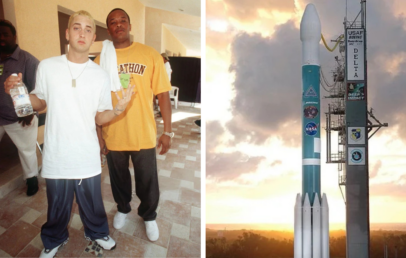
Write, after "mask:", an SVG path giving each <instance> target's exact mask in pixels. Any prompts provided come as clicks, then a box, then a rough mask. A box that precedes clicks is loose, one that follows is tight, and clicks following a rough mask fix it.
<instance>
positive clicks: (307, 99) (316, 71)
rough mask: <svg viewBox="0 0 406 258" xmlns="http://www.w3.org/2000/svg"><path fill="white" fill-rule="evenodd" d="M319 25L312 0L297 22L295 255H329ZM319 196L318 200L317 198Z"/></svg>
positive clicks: (308, 257)
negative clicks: (299, 46) (299, 81)
mask: <svg viewBox="0 0 406 258" xmlns="http://www.w3.org/2000/svg"><path fill="white" fill-rule="evenodd" d="M320 39H321V25H320V19H319V16H318V14H317V11H316V8H315V7H314V5H313V4H308V5H307V6H306V9H305V12H304V14H303V17H302V21H301V23H300V40H301V41H302V83H303V84H302V195H300V194H297V196H296V203H295V216H294V217H295V221H294V223H295V225H294V230H295V234H294V257H295V258H329V257H330V254H329V226H328V223H329V222H328V221H329V218H328V203H327V197H326V194H324V195H323V198H321V195H320V150H321V141H320V62H319V42H320ZM320 198H321V200H320Z"/></svg>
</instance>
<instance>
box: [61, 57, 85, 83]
mask: <svg viewBox="0 0 406 258" xmlns="http://www.w3.org/2000/svg"><path fill="white" fill-rule="evenodd" d="M66 63H67V64H68V68H69V73H70V76H71V77H72V87H73V88H76V79H78V78H79V77H80V76H81V75H82V73H83V72H84V71H85V70H86V67H87V64H88V63H89V60H87V62H86V65H85V68H83V70H82V72H81V73H80V74H79V76H78V77H76V78H75V79H73V75H72V71H71V70H70V66H69V60H68V56H66Z"/></svg>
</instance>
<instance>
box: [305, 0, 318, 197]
mask: <svg viewBox="0 0 406 258" xmlns="http://www.w3.org/2000/svg"><path fill="white" fill-rule="evenodd" d="M320 39H321V25H320V19H319V16H318V14H317V11H316V8H315V7H314V5H313V4H308V5H307V6H306V9H305V12H304V14H303V17H302V21H301V23H300V40H301V41H302V83H303V85H302V87H303V88H302V89H303V92H302V112H303V114H302V180H303V181H302V198H303V200H302V201H304V196H305V194H306V193H307V194H308V195H309V200H310V204H311V205H313V201H314V197H315V194H316V193H317V194H318V195H319V196H320V149H321V142H320V62H319V42H320Z"/></svg>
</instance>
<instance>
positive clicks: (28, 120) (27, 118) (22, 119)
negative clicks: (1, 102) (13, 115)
mask: <svg viewBox="0 0 406 258" xmlns="http://www.w3.org/2000/svg"><path fill="white" fill-rule="evenodd" d="M33 118H34V114H32V115H29V116H24V117H19V118H18V123H20V124H21V125H22V126H23V127H24V126H26V125H27V126H29V125H31V122H32V119H33Z"/></svg>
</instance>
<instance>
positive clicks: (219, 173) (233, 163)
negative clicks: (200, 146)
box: [206, 152, 265, 181]
mask: <svg viewBox="0 0 406 258" xmlns="http://www.w3.org/2000/svg"><path fill="white" fill-rule="evenodd" d="M264 159H265V157H247V155H246V154H243V153H241V152H232V153H212V154H211V155H210V156H209V157H208V158H207V159H206V175H207V177H208V178H210V177H212V178H215V179H217V180H218V181H230V180H234V179H236V178H238V177H240V176H241V175H242V174H248V173H254V172H255V171H256V170H257V168H258V165H259V163H260V162H261V161H262V160H264Z"/></svg>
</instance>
